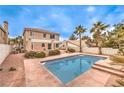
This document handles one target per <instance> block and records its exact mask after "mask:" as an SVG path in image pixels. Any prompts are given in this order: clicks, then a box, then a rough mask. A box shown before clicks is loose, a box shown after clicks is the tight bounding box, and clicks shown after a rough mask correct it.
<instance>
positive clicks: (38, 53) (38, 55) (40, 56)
mask: <svg viewBox="0 0 124 93" xmlns="http://www.w3.org/2000/svg"><path fill="white" fill-rule="evenodd" d="M45 56H46V54H45V53H44V52H36V53H35V55H34V57H36V58H43V57H45Z"/></svg>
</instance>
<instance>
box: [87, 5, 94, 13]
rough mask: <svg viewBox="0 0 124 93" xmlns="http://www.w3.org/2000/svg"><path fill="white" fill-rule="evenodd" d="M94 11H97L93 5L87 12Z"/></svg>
mask: <svg viewBox="0 0 124 93" xmlns="http://www.w3.org/2000/svg"><path fill="white" fill-rule="evenodd" d="M94 11H95V7H93V6H89V7H88V8H87V12H94Z"/></svg>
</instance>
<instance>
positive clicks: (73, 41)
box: [60, 40, 88, 48]
mask: <svg viewBox="0 0 124 93" xmlns="http://www.w3.org/2000/svg"><path fill="white" fill-rule="evenodd" d="M66 42H67V43H68V44H71V45H74V46H77V47H80V43H79V40H65V41H63V42H62V44H61V45H60V48H61V47H62V46H63V45H64V44H65V43H66ZM82 47H88V45H87V44H86V43H85V40H82Z"/></svg>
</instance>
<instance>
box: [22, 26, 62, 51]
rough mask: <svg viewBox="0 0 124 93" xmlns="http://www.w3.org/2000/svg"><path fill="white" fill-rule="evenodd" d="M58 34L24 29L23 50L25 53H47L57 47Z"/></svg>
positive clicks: (35, 29)
mask: <svg viewBox="0 0 124 93" xmlns="http://www.w3.org/2000/svg"><path fill="white" fill-rule="evenodd" d="M59 36H60V34H59V33H56V32H50V31H47V30H43V29H38V28H25V29H24V33H23V38H24V48H25V49H26V50H27V51H47V50H54V49H57V48H58V47H59V43H60V41H59Z"/></svg>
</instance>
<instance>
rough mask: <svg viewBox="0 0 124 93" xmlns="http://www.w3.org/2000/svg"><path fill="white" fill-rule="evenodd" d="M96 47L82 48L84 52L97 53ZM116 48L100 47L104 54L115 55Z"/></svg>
mask: <svg viewBox="0 0 124 93" xmlns="http://www.w3.org/2000/svg"><path fill="white" fill-rule="evenodd" d="M98 51H99V50H98V47H92V48H91V47H90V48H88V47H85V48H83V52H84V53H92V54H98ZM117 52H118V49H113V48H102V54H104V55H115V54H117Z"/></svg>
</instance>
